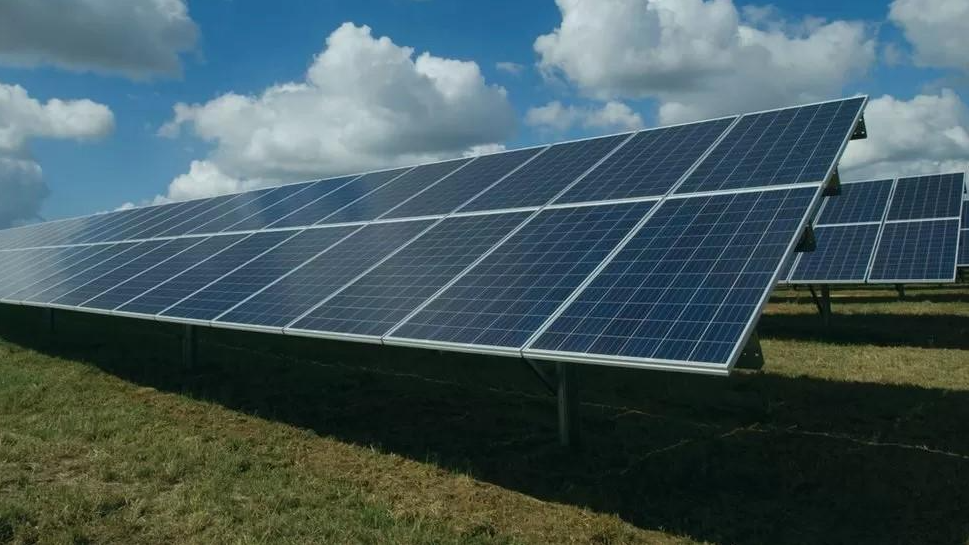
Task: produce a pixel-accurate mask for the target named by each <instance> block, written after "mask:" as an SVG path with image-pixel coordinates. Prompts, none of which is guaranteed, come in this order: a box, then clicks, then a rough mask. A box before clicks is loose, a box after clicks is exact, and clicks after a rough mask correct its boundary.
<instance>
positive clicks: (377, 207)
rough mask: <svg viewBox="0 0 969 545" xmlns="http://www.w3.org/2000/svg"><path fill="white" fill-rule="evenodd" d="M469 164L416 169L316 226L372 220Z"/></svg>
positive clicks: (462, 160) (424, 166)
mask: <svg viewBox="0 0 969 545" xmlns="http://www.w3.org/2000/svg"><path fill="white" fill-rule="evenodd" d="M469 161H471V159H458V160H457V161H447V162H444V163H434V164H430V165H422V166H419V167H417V168H415V169H414V170H411V171H410V172H408V173H406V174H404V175H402V176H401V177H400V178H397V179H395V180H394V181H392V182H390V183H389V184H386V185H384V186H383V187H381V188H380V189H377V190H375V191H373V192H372V193H369V194H367V195H365V196H363V197H361V198H360V200H358V201H356V202H353V203H351V204H349V205H347V206H345V207H343V208H341V209H340V210H337V211H336V212H334V213H332V214H330V215H329V216H327V217H326V219H324V220H323V221H322V222H320V223H350V222H356V221H369V220H373V219H376V218H378V217H380V216H381V215H382V214H384V213H385V212H387V211H388V210H390V209H391V208H393V207H395V206H397V205H399V204H401V203H402V202H404V201H406V200H407V199H409V198H411V197H413V196H414V195H416V194H417V193H418V192H419V191H421V190H423V189H426V188H428V187H430V186H432V185H434V183H436V182H437V181H438V180H440V179H441V178H443V177H445V176H447V175H448V174H450V173H452V172H454V171H455V169H458V168H460V167H461V166H463V165H465V164H467V163H468V162H469Z"/></svg>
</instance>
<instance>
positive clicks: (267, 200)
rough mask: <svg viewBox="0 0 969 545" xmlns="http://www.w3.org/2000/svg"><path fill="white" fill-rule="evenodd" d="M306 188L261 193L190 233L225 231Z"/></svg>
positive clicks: (290, 186)
mask: <svg viewBox="0 0 969 545" xmlns="http://www.w3.org/2000/svg"><path fill="white" fill-rule="evenodd" d="M306 188H307V186H306V185H304V184H291V185H284V186H281V187H276V188H272V189H269V190H266V191H263V192H260V195H259V196H258V197H257V198H255V199H252V200H249V201H246V202H243V203H241V204H240V205H239V206H236V207H235V208H233V209H232V210H229V211H228V212H226V213H225V214H222V215H221V216H219V217H217V218H215V219H212V220H211V221H209V222H207V223H205V224H202V225H199V226H198V227H195V228H194V229H192V230H191V231H189V233H194V234H200V233H218V232H221V231H225V230H226V229H228V228H230V227H232V226H233V225H235V224H237V223H239V222H242V221H246V220H247V219H249V218H251V217H253V216H256V217H258V215H259V213H260V212H262V211H264V210H266V209H267V208H269V207H271V206H274V205H277V204H279V203H280V202H283V201H285V200H286V199H289V198H291V197H293V196H294V195H297V194H298V193H299V192H301V191H303V190H304V189H306ZM265 226H266V225H265V224H263V225H260V226H259V227H257V228H258V229H262V228H263V227H265Z"/></svg>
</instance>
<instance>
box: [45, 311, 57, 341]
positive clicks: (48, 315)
mask: <svg viewBox="0 0 969 545" xmlns="http://www.w3.org/2000/svg"><path fill="white" fill-rule="evenodd" d="M43 313H44V326H45V327H46V328H47V333H49V334H51V335H53V334H54V333H56V331H57V330H56V329H55V327H54V325H55V324H54V309H52V308H45V309H44V310H43Z"/></svg>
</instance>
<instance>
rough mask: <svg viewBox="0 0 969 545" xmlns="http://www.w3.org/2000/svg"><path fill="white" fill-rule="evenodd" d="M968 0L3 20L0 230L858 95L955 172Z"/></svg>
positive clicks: (920, 151) (138, 10)
mask: <svg viewBox="0 0 969 545" xmlns="http://www.w3.org/2000/svg"><path fill="white" fill-rule="evenodd" d="M967 50H969V2H966V1H965V0H894V1H890V2H889V1H859V2H842V1H835V0H816V1H813V2H801V1H793V0H783V1H778V2H776V3H774V4H755V3H746V2H741V1H740V0H528V1H525V2H522V1H520V0H517V1H512V0H492V1H489V2H468V1H467V0H379V1H378V0H356V1H355V2H352V3H351V2H346V1H337V0H329V1H328V0H283V1H280V2H255V1H251V0H250V1H246V0H206V1H196V0H45V1H44V2H37V1H36V0H4V2H2V3H0V227H5V226H9V225H16V224H22V223H27V222H33V221H39V220H41V219H44V220H46V219H57V218H63V217H70V216H78V215H84V214H90V213H95V212H100V211H106V210H112V209H116V208H119V207H123V206H137V205H144V204H150V203H157V202H167V201H170V200H182V199H187V198H195V197H202V196H209V195H217V194H222V193H228V192H233V191H239V190H244V189H249V188H254V187H262V186H269V185H276V184H279V183H285V182H293V181H300V180H309V179H318V178H322V177H327V176H333V175H338V174H345V173H353V172H361V171H366V170H372V169H377V168H385V167H390V166H397V165H405V164H415V163H419V162H423V161H429V160H437V159H443V158H448V157H455V156H462V155H469V154H475V153H481V152H487V151H492V150H499V149H502V148H515V147H523V146H529V145H535V144H541V143H547V142H554V141H559V140H567V139H572V138H579V137H586V136H593V135H599V134H607V133H615V132H621V131H627V130H630V129H637V128H643V127H653V126H659V125H664V124H673V123H682V122H688V121H694V120H698V119H707V118H711V117H718V116H721V115H727V114H733V113H742V112H745V111H755V110H762V109H767V108H774V107H781V106H786V105H793V104H798V103H805V102H811V101H817V100H826V99H831V98H839V97H843V96H853V95H856V94H867V95H869V96H870V98H871V101H870V103H869V106H868V109H867V112H866V121H867V125H868V132H869V139H868V140H865V141H855V142H852V143H851V145H850V146H849V148H848V151H847V152H846V155H845V157H844V158H843V159H842V163H841V172H842V177H843V178H845V179H862V178H872V177H882V176H886V177H894V176H897V175H905V174H915V173H930V172H939V171H952V170H959V171H962V170H965V169H966V165H967V164H969V108H967V106H966V102H965V100H967V99H969V55H967V54H966V51H967Z"/></svg>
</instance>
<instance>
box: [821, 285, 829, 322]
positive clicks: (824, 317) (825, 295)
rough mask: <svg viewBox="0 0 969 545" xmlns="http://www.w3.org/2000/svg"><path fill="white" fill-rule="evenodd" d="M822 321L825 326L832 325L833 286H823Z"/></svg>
mask: <svg viewBox="0 0 969 545" xmlns="http://www.w3.org/2000/svg"><path fill="white" fill-rule="evenodd" d="M821 322H822V323H823V324H824V327H828V326H830V325H831V288H830V286H827V285H824V286H821Z"/></svg>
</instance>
